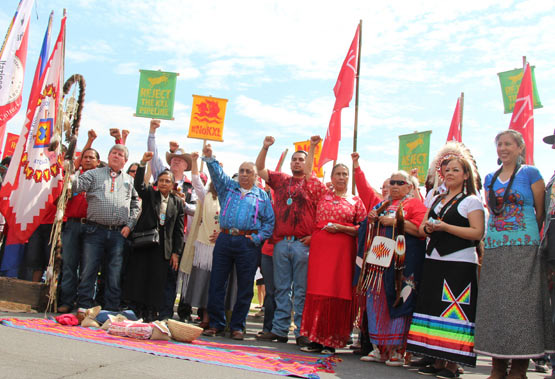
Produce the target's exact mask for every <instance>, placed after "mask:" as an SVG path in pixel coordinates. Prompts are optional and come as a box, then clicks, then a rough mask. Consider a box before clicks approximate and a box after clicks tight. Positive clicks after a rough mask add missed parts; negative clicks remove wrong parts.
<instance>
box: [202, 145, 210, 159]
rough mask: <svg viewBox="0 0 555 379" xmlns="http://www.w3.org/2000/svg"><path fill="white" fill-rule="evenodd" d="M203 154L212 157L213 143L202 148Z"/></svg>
mask: <svg viewBox="0 0 555 379" xmlns="http://www.w3.org/2000/svg"><path fill="white" fill-rule="evenodd" d="M202 154H203V155H204V156H205V157H206V158H212V145H210V144H207V145H206V146H204V147H203V148H202Z"/></svg>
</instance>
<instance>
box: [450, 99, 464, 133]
mask: <svg viewBox="0 0 555 379" xmlns="http://www.w3.org/2000/svg"><path fill="white" fill-rule="evenodd" d="M447 141H458V142H462V130H461V98H460V97H459V98H457V106H456V107H455V112H454V113H453V118H452V119H451V127H450V128H449V134H448V135H447Z"/></svg>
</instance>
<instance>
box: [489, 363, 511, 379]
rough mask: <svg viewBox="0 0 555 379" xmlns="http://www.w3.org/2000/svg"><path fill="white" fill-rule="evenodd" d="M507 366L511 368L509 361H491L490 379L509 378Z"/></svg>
mask: <svg viewBox="0 0 555 379" xmlns="http://www.w3.org/2000/svg"><path fill="white" fill-rule="evenodd" d="M507 366H509V360H508V359H499V358H492V359H491V373H490V375H489V376H488V379H505V377H506V376H507Z"/></svg>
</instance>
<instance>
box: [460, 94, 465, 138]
mask: <svg viewBox="0 0 555 379" xmlns="http://www.w3.org/2000/svg"><path fill="white" fill-rule="evenodd" d="M463 111H464V92H461V101H460V109H459V112H460V117H459V119H460V121H461V123H460V125H461V141H462V128H463V114H464V112H463Z"/></svg>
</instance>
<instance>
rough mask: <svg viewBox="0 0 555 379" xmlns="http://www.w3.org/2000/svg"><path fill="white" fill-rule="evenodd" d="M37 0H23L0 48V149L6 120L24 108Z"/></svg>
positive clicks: (2, 144)
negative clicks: (27, 68)
mask: <svg viewBox="0 0 555 379" xmlns="http://www.w3.org/2000/svg"><path fill="white" fill-rule="evenodd" d="M34 2H35V0H21V1H20V2H19V5H18V7H17V10H16V11H15V16H14V18H13V19H12V22H11V24H10V26H9V28H8V32H7V33H6V38H5V39H4V44H3V45H2V50H1V51H0V149H1V148H2V146H4V135H5V134H6V123H7V122H8V121H9V120H10V119H11V118H12V117H13V116H15V115H16V114H17V112H19V109H21V93H22V92H23V76H24V73H25V61H26V60H27V41H28V39H29V20H30V19H31V11H32V8H33V4H34Z"/></svg>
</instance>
